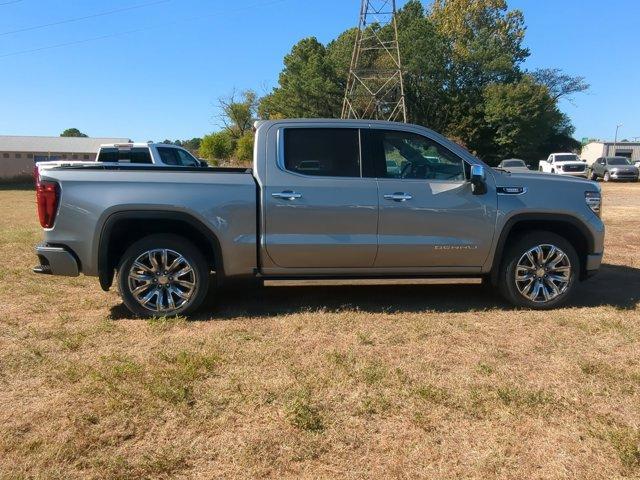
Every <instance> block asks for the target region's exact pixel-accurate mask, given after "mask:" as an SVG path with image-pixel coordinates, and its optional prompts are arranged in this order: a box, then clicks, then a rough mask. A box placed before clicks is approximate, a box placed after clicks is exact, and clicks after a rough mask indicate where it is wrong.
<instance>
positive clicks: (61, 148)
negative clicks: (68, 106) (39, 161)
mask: <svg viewBox="0 0 640 480" xmlns="http://www.w3.org/2000/svg"><path fill="white" fill-rule="evenodd" d="M128 141H129V139H128V138H91V137H23V136H11V135H0V152H34V153H45V152H56V153H57V152H59V153H95V152H97V151H98V148H99V147H100V145H101V144H103V143H127V142H128Z"/></svg>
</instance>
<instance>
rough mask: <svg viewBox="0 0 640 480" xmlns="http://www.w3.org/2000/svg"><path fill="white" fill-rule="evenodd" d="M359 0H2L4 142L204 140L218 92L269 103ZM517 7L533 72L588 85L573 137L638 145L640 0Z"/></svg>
mask: <svg viewBox="0 0 640 480" xmlns="http://www.w3.org/2000/svg"><path fill="white" fill-rule="evenodd" d="M359 3H360V2H359V0H325V1H310V0H235V1H232V2H231V1H221V0H155V1H154V0H101V1H95V0H85V1H81V2H79V1H69V0H47V1H44V0H0V134H4V135H10V134H13V135H58V134H59V133H60V132H61V131H62V130H64V129H65V128H68V127H77V128H79V129H81V130H82V131H84V132H86V133H88V134H89V135H91V136H118V137H130V138H132V139H135V140H140V141H144V140H156V141H160V140H163V139H165V138H171V139H176V138H180V139H184V138H191V137H194V136H201V135H203V134H205V133H208V132H210V131H212V130H215V129H216V128H217V124H218V122H217V120H216V109H215V104H216V99H217V98H218V97H219V96H221V95H225V94H228V93H230V92H231V91H232V90H233V89H234V88H235V89H237V90H242V89H245V88H253V89H255V90H256V91H257V92H258V93H259V94H263V93H266V92H267V91H269V90H270V89H271V87H273V86H274V85H275V84H276V82H277V78H278V74H279V72H280V70H281V68H282V58H283V56H284V55H285V54H286V53H287V52H288V51H289V50H290V48H291V46H292V45H293V44H294V43H295V42H296V41H298V40H299V39H300V38H303V37H306V36H312V35H313V36H316V37H318V39H319V40H320V41H323V42H327V41H329V40H331V39H332V38H334V37H335V36H336V35H337V34H339V33H340V32H342V31H343V30H345V29H346V28H348V27H350V26H353V25H354V24H355V23H356V20H357V13H358V8H359ZM404 3H405V2H404V0H399V1H398V4H399V5H402V4H404ZM509 6H510V7H511V8H519V9H521V10H522V11H523V12H524V15H525V21H526V24H527V27H528V30H527V37H526V45H527V46H528V47H529V48H530V50H531V57H530V58H529V60H528V61H527V63H526V66H527V67H528V68H532V69H533V68H538V67H560V68H562V69H564V70H565V71H566V72H567V73H570V74H573V75H582V76H584V77H586V79H587V81H588V82H589V83H590V84H591V89H590V90H589V92H588V93H586V94H581V95H578V96H576V97H575V98H574V101H573V104H572V103H569V102H563V104H562V105H561V107H562V109H563V110H564V111H565V112H566V113H567V114H568V115H569V116H570V117H571V119H572V121H573V123H574V125H575V126H576V134H575V136H576V137H577V138H578V139H579V138H582V137H598V138H612V137H613V135H614V132H615V126H616V124H617V123H622V124H623V126H622V127H621V128H620V135H619V137H620V138H625V137H626V138H630V137H636V136H637V137H640V92H639V85H640V61H639V57H640V52H639V47H640V33H639V32H640V31H639V30H638V19H640V2H638V1H637V0H610V1H609V2H606V3H602V2H599V1H596V0H560V1H553V0H511V1H509ZM114 10H120V11H118V12H115V13H111V14H108V15H103V16H97V17H93V18H87V19H84V20H82V21H77V22H72V23H64V24H59V25H53V26H50V27H46V28H37V29H30V30H26V31H21V32H15V33H11V32H13V31H15V30H21V29H27V28H30V27H35V26H39V25H42V24H49V23H55V22H58V21H64V20H67V19H72V18H76V17H84V16H91V15H95V14H101V13H104V12H111V11H114ZM98 37H99V38H98ZM74 42H79V43H74ZM68 43H69V44H70V45H67V46H62V47H59V48H51V49H43V50H39V51H31V50H37V49H41V48H43V47H50V46H53V45H59V44H68ZM18 52H24V53H18Z"/></svg>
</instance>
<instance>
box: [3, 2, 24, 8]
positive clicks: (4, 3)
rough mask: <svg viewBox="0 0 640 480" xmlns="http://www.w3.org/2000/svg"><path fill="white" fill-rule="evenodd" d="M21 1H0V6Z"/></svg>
mask: <svg viewBox="0 0 640 480" xmlns="http://www.w3.org/2000/svg"><path fill="white" fill-rule="evenodd" d="M21 1H22V0H11V1H10V2H3V3H0V7H1V6H2V5H11V4H12V3H20V2H21Z"/></svg>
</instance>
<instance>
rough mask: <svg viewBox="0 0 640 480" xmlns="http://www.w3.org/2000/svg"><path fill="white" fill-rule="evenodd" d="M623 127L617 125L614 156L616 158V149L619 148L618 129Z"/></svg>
mask: <svg viewBox="0 0 640 480" xmlns="http://www.w3.org/2000/svg"><path fill="white" fill-rule="evenodd" d="M621 126H622V124H621V123H619V124H618V125H616V138H615V139H614V140H613V156H614V157H615V156H616V148H618V129H619V128H620V127H621Z"/></svg>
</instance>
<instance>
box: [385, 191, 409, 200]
mask: <svg viewBox="0 0 640 480" xmlns="http://www.w3.org/2000/svg"><path fill="white" fill-rule="evenodd" d="M384 198H385V200H393V201H394V202H406V201H407V200H411V199H412V198H413V195H411V194H410V193H404V192H396V193H389V194H387V195H385V196H384Z"/></svg>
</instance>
